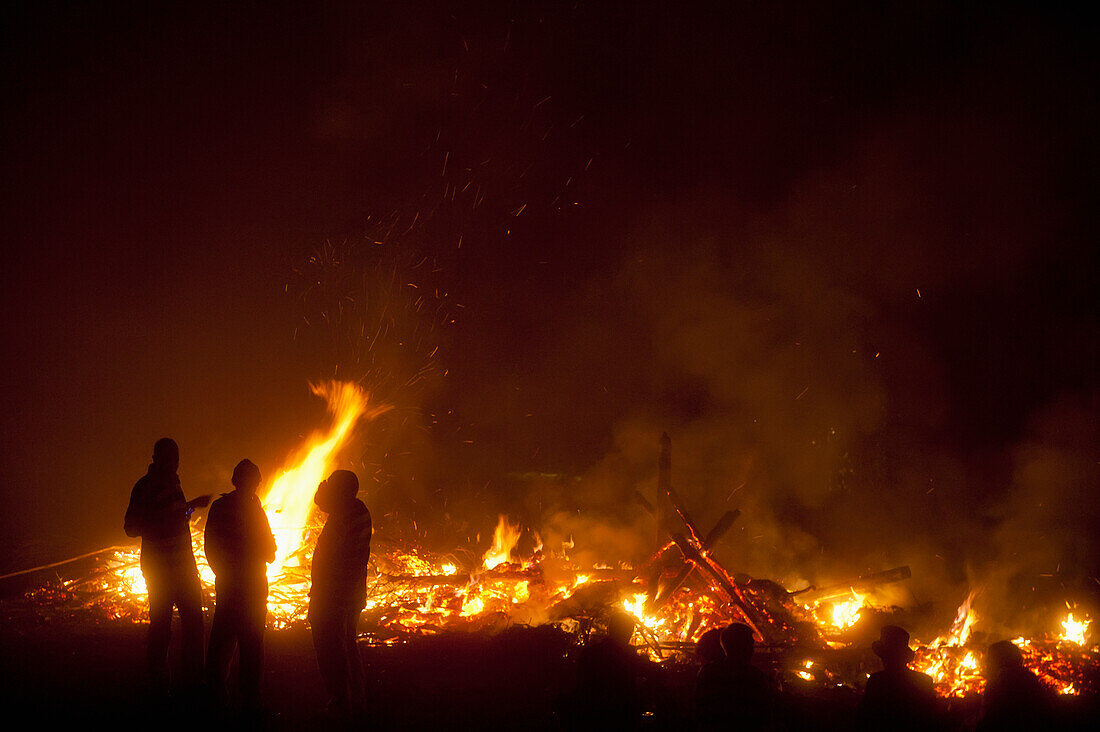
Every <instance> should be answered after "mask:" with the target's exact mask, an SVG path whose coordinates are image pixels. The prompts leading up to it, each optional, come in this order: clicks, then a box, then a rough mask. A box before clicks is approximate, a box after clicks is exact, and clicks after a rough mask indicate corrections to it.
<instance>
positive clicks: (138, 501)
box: [123, 483, 145, 537]
mask: <svg viewBox="0 0 1100 732" xmlns="http://www.w3.org/2000/svg"><path fill="white" fill-rule="evenodd" d="M140 488H141V483H138V484H137V485H135V486H134V489H133V490H132V491H130V503H129V504H128V505H127V506H126V518H125V519H124V520H123V530H124V531H125V532H126V536H133V537H137V536H141V535H142V534H143V533H144V532H145V505H144V503H145V502H144V500H143V499H144V495H143V491H141V490H140Z"/></svg>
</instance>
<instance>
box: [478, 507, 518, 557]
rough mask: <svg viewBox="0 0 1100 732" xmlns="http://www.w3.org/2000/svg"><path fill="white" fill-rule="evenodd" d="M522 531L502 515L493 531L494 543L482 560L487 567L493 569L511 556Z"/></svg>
mask: <svg viewBox="0 0 1100 732" xmlns="http://www.w3.org/2000/svg"><path fill="white" fill-rule="evenodd" d="M520 533H521V532H520V528H519V527H518V526H514V525H512V524H510V523H508V517H507V516H505V515H504V514H501V515H500V520H499V521H498V522H497V528H496V530H495V531H494V532H493V545H492V546H491V547H489V551H487V552H485V558H484V559H482V560H481V563H482V564H483V565H484V566H485V569H493V568H495V567H496V566H498V565H500V564H503V563H504V562H507V561H508V560H509V559H510V558H511V556H512V549H514V548H515V546H516V543H517V542H519V537H520Z"/></svg>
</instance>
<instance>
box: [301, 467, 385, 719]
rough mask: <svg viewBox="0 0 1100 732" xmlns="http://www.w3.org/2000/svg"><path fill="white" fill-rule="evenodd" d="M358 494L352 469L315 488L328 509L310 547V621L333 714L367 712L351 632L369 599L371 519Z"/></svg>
mask: <svg viewBox="0 0 1100 732" xmlns="http://www.w3.org/2000/svg"><path fill="white" fill-rule="evenodd" d="M358 493H359V478H357V477H356V475H355V473H353V472H351V471H350V470H336V471H333V473H332V475H330V476H329V477H328V480H325V481H322V483H321V485H320V486H318V487H317V495H316V496H314V499H313V500H314V503H316V504H317V507H318V508H320V509H321V510H322V511H324V512H325V513H327V514H328V521H326V522H325V527H324V529H322V530H321V535H320V537H318V539H317V546H316V548H315V549H314V551H313V584H312V585H311V586H310V589H309V624H310V627H311V628H312V629H313V646H314V648H315V649H316V650H317V665H318V666H319V667H320V669H321V676H322V678H323V679H324V682H325V688H326V690H327V691H328V694H329V703H328V710H329V713H331V714H332V715H334V716H337V717H347V716H352V715H355V716H358V715H361V714H363V713H364V712H365V711H366V696H365V695H366V690H365V689H364V686H363V684H364V681H363V662H362V659H361V658H360V657H359V650H358V649H357V648H356V645H355V633H356V628H357V626H358V625H359V614H360V613H361V612H362V611H363V607H364V606H365V605H366V601H367V561H368V560H369V559H370V539H371V518H370V511H368V510H367V507H366V506H365V505H363V502H362V501H360V500H359V499H358V498H356V494H358Z"/></svg>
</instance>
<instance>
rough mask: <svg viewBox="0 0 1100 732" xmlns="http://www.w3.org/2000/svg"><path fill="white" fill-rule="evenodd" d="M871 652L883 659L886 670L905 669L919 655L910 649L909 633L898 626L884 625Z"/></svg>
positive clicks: (872, 644)
mask: <svg viewBox="0 0 1100 732" xmlns="http://www.w3.org/2000/svg"><path fill="white" fill-rule="evenodd" d="M871 650H872V651H874V652H875V655H876V656H878V657H879V658H881V659H882V664H883V665H884V666H885V667H886V668H899V667H900V668H904V667H905V666H908V665H909V662H910V661H912V660H913V658H914V657H915V656H916V655H917V654H916V653H914V652H913V649H912V648H910V647H909V631H907V630H906V629H905V628H901V627H898V626H897V625H884V626H882V630H880V631H879V639H878V640H877V641H874V642H873V643H871Z"/></svg>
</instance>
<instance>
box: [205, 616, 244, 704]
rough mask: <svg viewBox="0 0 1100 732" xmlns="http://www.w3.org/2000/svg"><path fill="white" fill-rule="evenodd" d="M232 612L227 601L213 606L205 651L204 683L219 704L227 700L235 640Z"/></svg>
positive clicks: (234, 624)
mask: <svg viewBox="0 0 1100 732" xmlns="http://www.w3.org/2000/svg"><path fill="white" fill-rule="evenodd" d="M233 614H234V609H233V608H232V607H231V605H230V603H229V602H228V601H220V602H218V603H217V604H216V605H215V606H214V620H213V622H211V624H210V649H209V650H208V651H207V653H206V685H207V687H209V689H210V694H211V696H212V697H213V699H214V701H215V703H217V704H221V705H224V704H227V703H228V702H229V690H228V689H227V688H226V680H227V679H228V678H229V664H230V662H231V661H232V660H233V648H234V646H235V645H236V641H237V637H236V623H235V622H234V618H233ZM242 656H243V649H242Z"/></svg>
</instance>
